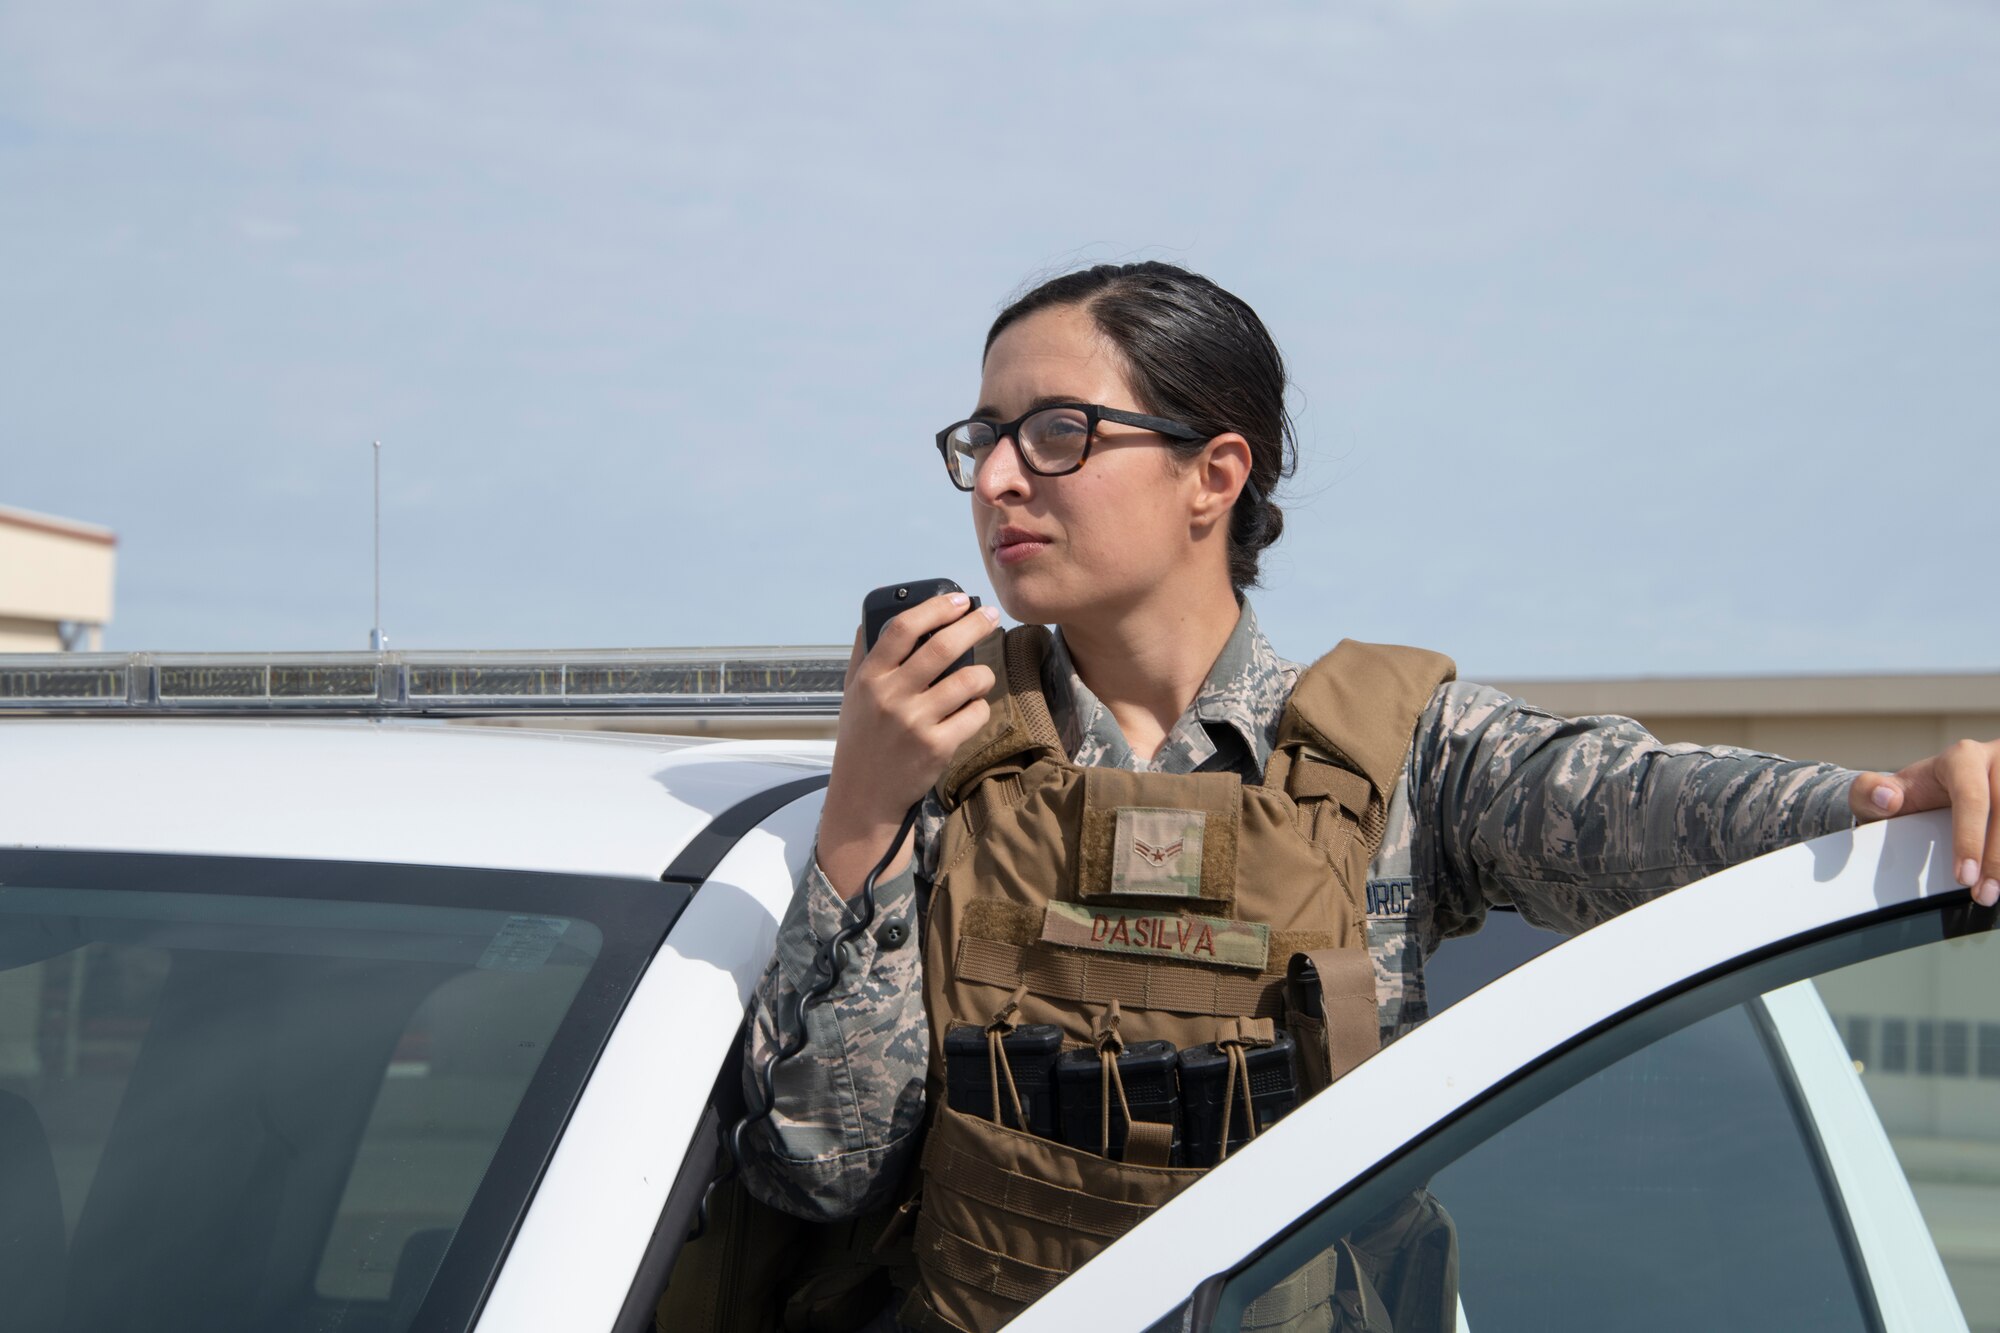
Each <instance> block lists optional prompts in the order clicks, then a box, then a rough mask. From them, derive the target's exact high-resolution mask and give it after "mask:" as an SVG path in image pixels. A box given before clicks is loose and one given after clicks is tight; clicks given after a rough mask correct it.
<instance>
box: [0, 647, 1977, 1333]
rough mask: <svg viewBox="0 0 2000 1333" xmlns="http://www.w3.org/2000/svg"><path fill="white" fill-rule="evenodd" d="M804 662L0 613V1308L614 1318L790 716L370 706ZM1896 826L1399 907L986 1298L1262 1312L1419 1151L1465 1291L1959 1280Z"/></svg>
mask: <svg viewBox="0 0 2000 1333" xmlns="http://www.w3.org/2000/svg"><path fill="white" fill-rule="evenodd" d="M843 664H844V659H843V658H840V657H827V658H824V659H817V658H815V659H811V660H805V659H802V658H800V657H799V656H798V655H797V654H794V655H792V656H790V657H786V656H785V655H783V654H776V653H765V654H761V655H758V654H739V655H737V656H735V657H734V658H731V659H728V660H722V659H720V658H717V657H715V656H714V655H709V656H707V657H704V656H702V655H700V654H677V655H655V656H654V657H651V658H647V657H641V656H636V655H599V656H598V657H596V658H593V659H591V660H590V661H588V662H579V661H577V660H558V659H555V658H534V659H504V660H503V659H500V658H498V657H493V656H486V657H477V656H474V657H466V656H460V657H456V658H451V659H448V660H447V659H445V658H444V657H443V656H442V655H437V656H435V657H430V658H426V657H424V656H422V655H417V654H408V655H401V656H397V655H384V656H380V657H378V656H376V655H368V656H366V657H356V658H352V659H333V658H321V659H310V660H308V659H282V660H281V659H249V658H237V659H226V660H224V659H202V660H198V661H197V660H192V659H190V660H186V661H181V660H177V659H170V658H157V659H155V658H145V657H132V658H111V657H91V658H78V657H70V658H63V659H15V660H14V661H13V662H12V663H10V662H9V660H8V659H5V658H0V713H4V712H7V711H12V712H15V713H20V714H22V716H14V717H0V1328H4V1329H7V1330H10V1331H17V1333H57V1331H62V1333H72V1331H73V1333H100V1331H101V1330H107V1331H108V1330H122V1329H127V1328H130V1329H133V1330H138V1329H142V1328H143V1329H146V1330H148V1333H157V1331H159V1330H168V1331H171V1330H180V1329H187V1330H197V1329H199V1330H202V1333H293V1331H295V1330H296V1331H299V1333H303V1331H304V1330H336V1329H337V1330H342V1331H343V1333H353V1331H355V1330H365V1331H367V1333H401V1331H402V1330H406V1329H423V1330H466V1329H478V1330H481V1331H482V1333H495V1331H496V1330H522V1331H523V1333H526V1331H527V1330H535V1331H536V1333H542V1331H543V1330H548V1329H552V1328H560V1329H564V1330H607V1331H609V1330H619V1331H621V1333H624V1331H628V1330H639V1329H644V1328H647V1327H649V1326H651V1324H652V1322H653V1319H654V1303H655V1299H656V1297H657V1296H658V1294H659V1292H660V1290H661V1288H662V1286H663V1285H664V1283H665V1281H666V1278H667V1276H668V1274H669V1272H670V1270H671V1267H672V1264H673V1262H674V1259H675V1257H676V1255H677V1254H678V1252H679V1249H680V1246H681V1244H682V1241H683V1240H684V1238H685V1237H686V1235H687V1234H688V1231H689V1228H690V1225H691V1224H692V1222H693V1219H694V1216H695V1212H696V1209H697V1206H698V1204H699V1202H700V1200H701V1198H702V1195H703V1192H704V1190H705V1189H706V1186H707V1185H708V1183H709V1181H710V1179H711V1178H712V1176H713V1174H714V1168H715V1165H716V1161H717V1140H718V1134H717V1131H718V1127H719V1126H720V1125H722V1124H723V1123H725V1122H726V1121H727V1120H728V1119H729V1118H731V1117H732V1116H733V1115H734V1108H735V1105H736V1092H735V1087H734V1083H735V1079H734V1074H733V1070H731V1068H730V1056H731V1052H732V1051H733V1050H734V1049H735V1048H736V1046H737V1045H738V1042H739V1032H740V1026H741V1022H742V1018H743V1011H744V1005H745V1002H746V998H747V996H748V995H749V993H750V989H751V987H752V985H753V984H754V982H755V980H756V978H757V976H758V975H759V973H760V972H761V970H762V968H763V965H764V962H765V960H766V958H767V957H768V954H769V951H770V947H771V942H772V939H773V935H774V931H775V927H776V923H777V921H778V918H779V917H780V915H781V914H782V913H783V911H784V909H785V907H786V904H787V902H788V901H789V899H790V896H791V893H792V885H793V883H794V881H795V879H796V877H797V875H798V872H799V870H800V868H801V867H802V865H803V863H804V861H805V858H806V857H807V856H808V855H809V854H810V846H811V840H812V834H813V828H814V824H815V822H816V819H817V816H818V811H819V804H820V798H821V793H822V790H823V788H824V785H825V779H826V773H827V767H828V763H829V760H830V754H831V751H830V746H828V745H826V744H824V743H816V742H778V741H763V742H707V741H687V740H671V739H660V738H641V737H618V736H611V735H607V734H604V733H584V732H575V731H567V732H564V731H533V730H527V729H516V728H485V727H464V726H450V725H444V724H442V723H440V722H438V721H436V720H430V719H426V718H423V717H414V716H401V715H400V714H419V713H452V712H498V711H507V710H508V709H516V710H520V711H526V712H534V711H547V712H558V711H567V710H570V709H573V708H582V707H590V706H596V705H598V704H605V703H606V702H607V699H615V700H616V701H620V702H622V703H623V704H624V705H625V706H636V707H653V708H675V707H680V708H691V707H699V708H701V709H704V710H707V711H711V712H720V713H724V714H727V713H729V712H730V711H731V710H739V714H740V715H747V714H750V713H783V712H785V711H788V710H798V709H820V710H823V709H825V708H828V707H831V706H832V703H833V702H834V701H835V700H836V699H837V694H836V693H835V692H834V691H835V690H836V689H837V682H838V677H839V671H840V668H841V666H842V665H843ZM64 673H68V674H64ZM93 673H95V674H93ZM343 673H345V674H343ZM326 711H347V712H353V713H357V714H362V715H365V716H362V717H358V718H350V719H328V718H323V717H313V716H308V715H309V714H313V713H319V712H326ZM51 712H66V713H72V714H86V716H62V717H49V716H41V715H42V714H48V713H51ZM93 713H94V714H96V715H97V716H87V714H93ZM175 714H186V716H175ZM204 714H205V715H206V716H203V715H204ZM216 714H234V715H235V716H230V717H218V716H215V715H216ZM1945 836H1946V823H1945V820H1944V818H1943V817H1942V816H1921V817H1916V818H1911V819H1904V820H1898V821H1894V822H1892V823H1889V824H1886V825H1876V826H1872V827H1869V828H1866V829H1863V830H1860V831H1858V832H1856V833H1854V834H1851V835H1840V836H1836V837H1830V838H1823V839H1820V840H1818V841H1816V842H1813V843H1810V844H1806V845H1804V846H1800V847H1796V848H1792V849H1790V850H1787V851H1783V852H1779V853H1777V854H1775V855H1772V856H1768V857H1765V858H1762V859H1761V860H1759V861H1756V862H1753V863H1750V864H1748V865H1744V866H1740V867H1737V868H1735V869H1732V870H1730V871H1727V872H1724V873H1722V874H1719V875H1716V876H1713V877H1712V878H1710V879H1708V880H1705V881H1703V882H1701V883H1699V884H1696V885H1693V886H1690V887H1689V888H1686V889H1683V890H1681V891H1679V892H1677V893H1674V894H1671V895H1668V896H1667V897H1665V898H1663V899H1661V900H1660V901H1658V902H1656V903H1652V904H1649V905H1647V906H1645V907H1642V908H1640V909H1638V910H1636V911H1633V912H1631V913H1628V914H1626V915H1625V916H1622V917H1620V918H1618V919H1617V920H1615V921H1613V922H1611V923H1610V924H1608V925H1605V926H1603V927H1600V928H1598V929H1596V930H1593V931H1591V932H1589V933H1588V934H1586V935H1584V936H1582V937H1579V938H1578V939H1575V940H1573V941H1569V942H1566V943H1563V944H1562V945H1561V946H1560V947H1557V948H1554V949H1551V950H1548V951H1547V952H1546V953H1545V954H1543V956H1540V957H1536V958H1534V959H1533V961H1531V962H1527V963H1526V964H1525V965H1522V966H1519V967H1518V968H1514V969H1513V970H1511V971H1506V968H1507V967H1508V966H1509V965H1510V964H1511V963H1513V962H1515V961H1517V960H1518V959H1520V958H1523V957H1525V956H1527V955H1528V954H1532V953H1535V952H1537V951H1539V950H1540V949H1541V948H1542V943H1540V942H1532V941H1530V940H1529V939H1528V935H1529V934H1530V932H1527V931H1526V929H1525V928H1524V927H1522V926H1520V924H1519V923H1518V921H1508V920H1504V919H1496V921H1495V923H1494V924H1493V925H1491V926H1489V928H1488V930H1487V931H1486V932H1483V933H1482V934H1481V935H1479V936H1474V937H1471V938H1470V939H1469V940H1467V941H1453V942H1451V943H1449V944H1447V945H1446V946H1445V948H1444V949H1443V950H1442V951H1441V952H1440V953H1439V955H1438V958H1437V960H1436V961H1435V963H1434V965H1433V973H1432V978H1433V979H1432V986H1433V990H1434V1005H1435V1006H1436V1007H1440V1008H1443V1009H1444V1012H1442V1013H1440V1014H1439V1015H1438V1016H1437V1017H1436V1018H1435V1019H1433V1020H1432V1021H1431V1022H1430V1023H1428V1024H1426V1025H1425V1026H1424V1027H1422V1028H1421V1029H1419V1030H1418V1031H1417V1032H1415V1033H1414V1034H1412V1035H1411V1036H1409V1037H1406V1038H1405V1039H1403V1040H1402V1041H1400V1042H1397V1043H1395V1044H1394V1045H1392V1046H1391V1047H1389V1048H1388V1049H1387V1050H1385V1051H1384V1052H1382V1053H1381V1054H1380V1055H1378V1056H1376V1057H1375V1058H1373V1059H1371V1060H1369V1061H1368V1062H1366V1063H1365V1064H1364V1065H1362V1066H1361V1067H1360V1068H1359V1069H1357V1070H1356V1071H1355V1072H1353V1073H1352V1074H1350V1075H1348V1076H1347V1077H1346V1078H1344V1079H1343V1080H1341V1081H1340V1082H1339V1083H1338V1084H1337V1085H1336V1086H1335V1087H1334V1088H1333V1089H1331V1090H1330V1091H1328V1092H1327V1093H1325V1094H1323V1095H1321V1096H1319V1097H1317V1098H1314V1099H1313V1100H1311V1101H1310V1102H1308V1103H1306V1104H1305V1105H1304V1106H1302V1107H1300V1108H1299V1109H1298V1110H1297V1111H1295V1112H1293V1113H1292V1114H1291V1115H1290V1116H1289V1117H1287V1118H1286V1119H1284V1120H1283V1121H1281V1122H1280V1123H1278V1124H1277V1125H1275V1126H1273V1127H1272V1128H1271V1129H1269V1130H1268V1131H1267V1132H1266V1133H1264V1134H1262V1135H1260V1136H1259V1137H1258V1138H1257V1139H1255V1140H1254V1141H1253V1142H1251V1143H1250V1144H1249V1145H1248V1146H1247V1147H1246V1148H1244V1149H1243V1150H1242V1151H1241V1152H1240V1153H1237V1154H1233V1155H1232V1156H1231V1158H1230V1160H1229V1161H1228V1162H1227V1163H1226V1164H1225V1165H1224V1166H1222V1167H1221V1168H1219V1169H1217V1170H1216V1171H1214V1172H1212V1173H1211V1174H1209V1175H1208V1176H1206V1177H1204V1178H1203V1179H1202V1180H1201V1181H1199V1182H1198V1183H1197V1184H1195V1185H1194V1186H1193V1187H1191V1188H1190V1189H1189V1190H1188V1191H1187V1192H1186V1193H1185V1194H1183V1195H1182V1196H1181V1197H1180V1198H1178V1199H1176V1200H1175V1201H1174V1202H1173V1203H1171V1204H1170V1205H1168V1206H1167V1207H1165V1208H1163V1209H1161V1210H1160V1211H1159V1212H1158V1213H1157V1214H1156V1215H1155V1216H1154V1217H1152V1218H1151V1219H1149V1220H1148V1221H1147V1222H1145V1223H1144V1224H1142V1225H1141V1226H1139V1227H1138V1228H1137V1229H1135V1230H1133V1231H1132V1232H1131V1233H1129V1234H1128V1235H1127V1236H1126V1237H1125V1238H1124V1239H1122V1240H1120V1241H1119V1242H1118V1243H1116V1244H1114V1245H1113V1246H1112V1247H1111V1248H1110V1249H1109V1250H1108V1251H1106V1253H1105V1254H1104V1255H1103V1256H1101V1257H1100V1258H1099V1259H1097V1260H1096V1261H1094V1262H1093V1263H1091V1264H1089V1265H1087V1266H1086V1267H1085V1268H1083V1269H1082V1270H1081V1271H1079V1272H1078V1273H1077V1274H1076V1275H1075V1276H1074V1277H1072V1278H1071V1279H1070V1280H1069V1281H1067V1282H1065V1283H1063V1284H1062V1285H1061V1286H1059V1287H1057V1288H1056V1289H1055V1290H1054V1291H1053V1292H1051V1293H1050V1294H1049V1295H1047V1296H1045V1297H1044V1298H1043V1299H1042V1300H1040V1301H1039V1302H1037V1303H1036V1304H1034V1305H1033V1306H1031V1307H1030V1308H1029V1309H1028V1311H1027V1312H1026V1313H1025V1314H1024V1315H1023V1316H1022V1317H1021V1318H1020V1319H1019V1320H1018V1321H1016V1324H1015V1325H1014V1327H1016V1328H1020V1329H1023V1330H1037V1329H1075V1328H1082V1327H1091V1328H1098V1329H1105V1330H1113V1329H1129V1330H1141V1329H1147V1328H1150V1327H1154V1326H1158V1327H1161V1328H1191V1329H1239V1328H1240V1329H1251V1328H1263V1327H1268V1326H1271V1325H1272V1324H1273V1323H1274V1322H1278V1318H1277V1316H1278V1314H1281V1313H1282V1312H1274V1311H1273V1309H1272V1305H1273V1301H1272V1300H1266V1301H1264V1302H1263V1303H1262V1304H1259V1302H1258V1298H1259V1297H1260V1296H1261V1295H1263V1294H1265V1293H1267V1292H1270V1291H1271V1290H1272V1289H1273V1288H1274V1287H1276V1286H1278V1284H1279V1283H1280V1282H1281V1281H1282V1280H1283V1279H1284V1278H1285V1277H1286V1275H1287V1274H1289V1273H1291V1272H1293V1271H1294V1270H1297V1269H1299V1268H1301V1267H1302V1266H1305V1265H1306V1264H1308V1263H1310V1262H1312V1261H1313V1260H1314V1259H1315V1258H1316V1257H1317V1256H1319V1255H1321V1254H1323V1253H1324V1252H1326V1251H1327V1250H1328V1249H1329V1248H1332V1247H1336V1246H1337V1245H1338V1244H1339V1243H1340V1241H1341V1238H1343V1237H1346V1236H1349V1235H1350V1234H1352V1233H1355V1232H1357V1231H1358V1230H1362V1229H1365V1224H1366V1222H1367V1220H1368V1219H1369V1218H1370V1217H1371V1216H1372V1215H1374V1214H1375V1213H1377V1212H1378V1211H1379V1210H1381V1209H1382V1208H1384V1207H1385V1206H1388V1205H1390V1204H1392V1203H1393V1201H1395V1200H1398V1199H1401V1198H1403V1197H1406V1196H1407V1195H1408V1194H1409V1193H1410V1192H1411V1190H1413V1189H1415V1188H1417V1187H1419V1186H1422V1185H1424V1184H1425V1183H1426V1182H1427V1183H1428V1186H1429V1188H1430V1190H1431V1191H1432V1192H1433V1194H1434V1195H1435V1196H1436V1197H1437V1198H1438V1199H1439V1200H1440V1201H1441V1202H1442V1203H1443V1204H1444V1206H1445V1208H1446V1209H1447V1210H1448V1212H1449V1213H1450V1215H1451V1217H1452V1219H1453V1222H1454V1224H1455V1226H1456V1229H1457V1237H1458V1240H1457V1246H1458V1255H1457V1279H1458V1290H1459V1302H1458V1326H1459V1327H1460V1328H1461V1329H1467V1330H1472V1331H1474V1333H1493V1330H1508V1331H1510V1333H1511V1331H1513V1330H1528V1329H1537V1330H1539V1329H1567V1328H1616V1329H1653V1328H1659V1329H1685V1328H1697V1327H1698V1328H1702V1329H1704V1330H1713V1329H1730V1328H1743V1329H1760V1330H1761V1329H1773V1328H1786V1329H1789V1328H1800V1329H1806V1328H1810V1329H1847V1328H1852V1329H1856V1330H1878V1329H1879V1330H1888V1331H1890V1333H1900V1331H1902V1330H1910V1331H1911V1333H1918V1331H1921V1333H1936V1331H1937V1330H1957V1329H1967V1328H1971V1329H1975V1330H1987V1329H1993V1328H2000V941H1996V936H1995V934H1994V932H1993V930H1992V926H1993V913H1992V912H1991V911H1982V910H1980V909H1977V908H1975V907H1973V906H1971V905H1970V902H1969V898H1968V895H1967V894H1966V893H1965V891H1964V890H1962V889H1960V888H1958V887H1957V886H1956V885H1955V884H1954V883H1952V881H1951V877H1950V874H1949V872H1948V870H1947V869H1946V865H1945V863H1946V862H1947V861H1948V859H1949V858H1948V855H1947V853H1948V846H1947V844H1946V842H1945ZM1466 964H1472V965H1473V970H1474V971H1482V972H1483V973H1487V974H1490V973H1497V972H1502V971H1505V975H1501V976H1499V978H1498V979H1497V980H1494V981H1492V982H1491V984H1489V985H1485V986H1484V987H1483V988H1481V989H1479V990H1478V991H1477V992H1476V993H1475V994H1472V995H1471V996H1469V997H1468V998H1465V999H1464V1000H1463V1001H1462V1002H1460V1003H1455V1004H1451V1003H1448V1002H1449V1001H1451V1000H1454V999H1457V998H1458V996H1457V992H1458V991H1461V990H1464V989H1467V988H1469V986H1470V985H1471V979H1470V978H1469V976H1468V973H1467V969H1466V966H1465V965H1466ZM1273 1299H1274V1300H1275V1299H1278V1298H1273ZM1405 1333H1407V1331H1405Z"/></svg>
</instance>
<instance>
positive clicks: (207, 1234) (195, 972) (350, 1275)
mask: <svg viewBox="0 0 2000 1333" xmlns="http://www.w3.org/2000/svg"><path fill="white" fill-rule="evenodd" d="M686 899H687V891H686V890H685V889H683V888H680V887H679V886H675V885H669V884H661V883H657V882H651V881H632V880H613V879H596V878H589V877H582V876H563V875H541V874H521V873H510V872H502V871H472V870H461V869H451V868H426V867H410V866H375V865H341V864H329V863H301V862H275V861H252V860H238V859H231V858H190V857H169V856H103V855H81V854H70V855H64V854H0V1326H4V1327H6V1328H8V1329H13V1330H22V1331H24V1333H66V1331H69V1330H93V1331H95V1330H105V1329H119V1328H126V1327H132V1328H137V1327H140V1326H141V1325H143V1326H144V1327H145V1328H147V1329H149V1330H180V1329H186V1330H195V1329H200V1330H202V1331H203V1333H228V1331H231V1330H243V1331H244V1333H249V1331H250V1330H257V1331H258V1333H276V1331H280V1330H305V1329H331V1328H339V1329H342V1330H365V1331H367V1333H378V1331H379V1333H395V1331H399V1330H402V1329H405V1328H409V1327H412V1326H413V1325H415V1324H416V1323H417V1322H418V1321H419V1317H420V1316H421V1323H422V1326H423V1327H426V1328H438V1329H447V1328H463V1327H466V1326H467V1325H469V1323H470V1322H471V1320H472V1319H473V1318H474V1317H475V1316H476V1314H477V1311H478V1308H479V1305H480V1303H481V1301H482V1300H483V1299H484V1295H485V1292H486V1290H487V1288H488V1287H489V1285H490V1283H491V1280H492V1275H493V1272H494V1270H495V1268H496V1267H497V1264H498V1262H499V1259H500V1257H501V1255H502V1252H503V1251H504V1249H505V1246H506V1243H507V1240H508V1237H509V1236H510V1235H511V1234H512V1231H513V1229H514V1226H515V1225H516V1223H517V1221H518V1219H519V1216H520V1213H521V1210H522V1209H523V1208H524V1207H525V1206H526V1203H527V1200H528V1198H529V1197H530V1195H531V1194H532V1192H533V1189H534V1185H535V1182H536V1180H537V1178H538V1177H539V1174H540V1171H541V1168H542V1166H543V1164H544V1163H545V1162H546V1161H547V1157H548V1153H549V1150H550V1148H551V1146H552V1145H553V1142H554V1140H555V1138H556V1136H557V1135H558V1134H559V1133H560V1129H561V1126H562V1124H563V1123H564V1120H565V1119H566V1117H567V1115H568V1112H569V1109H570V1107H571V1105H572V1104H573V1103H574V1101H575V1098H576V1095H577V1093H578V1091H579V1089H580V1088H581V1086H582V1083H583V1080H584V1079H585V1078H586V1077H587V1076H588V1074H589V1071H590V1068H591V1066H592V1064H593V1062H594V1060H595V1058H596V1055H597V1052H598V1050H599V1049H600V1048H601V1046H602V1044H603V1041H604V1038H605V1036H606V1034H607V1033H608V1031H609V1029H610V1026H611V1023H612V1022H613V1021H614V1020H615V1018H616V1016H617V1014H618V1012H619V1010H620V1008H622V1006H623V1004H624V1001H625V998H626V996H627V995H628V994H629V993H630V991H631V988H632V986H633V984H634V983H635V982H636V980H637V978H638V975H639V972H640V970H641V969H642V968H643V967H644V966H645V963H646V961H647V960H648V959H649V958H650V957H651V956H652V953H653V951H654V949H655V947H656V946H657V945H658V942H659V940H660V939H661V938H662V937H663V936H664V934H665V932H666V929H667V927H668V926H669V925H670V924H671V922H672V919H673V916H674V915H675V913H676V912H677V911H678V909H679V907H680V906H682V905H683V904H684V903H685V902H686Z"/></svg>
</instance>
